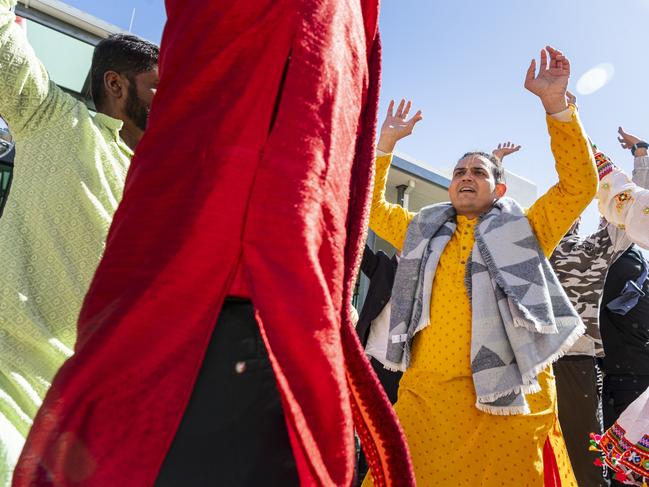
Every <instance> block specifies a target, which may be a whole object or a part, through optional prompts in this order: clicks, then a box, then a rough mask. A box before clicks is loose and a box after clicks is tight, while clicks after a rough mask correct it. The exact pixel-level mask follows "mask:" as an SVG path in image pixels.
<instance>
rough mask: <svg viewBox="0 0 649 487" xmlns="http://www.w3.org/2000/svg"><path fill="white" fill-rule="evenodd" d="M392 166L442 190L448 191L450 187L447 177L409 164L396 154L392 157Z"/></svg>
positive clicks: (411, 163)
mask: <svg viewBox="0 0 649 487" xmlns="http://www.w3.org/2000/svg"><path fill="white" fill-rule="evenodd" d="M392 166H393V167H395V168H397V169H399V170H400V171H403V172H405V173H407V174H410V175H411V176H414V177H416V178H419V179H423V180H424V181H428V182H429V183H432V184H435V185H437V186H439V187H441V188H444V189H448V187H449V186H450V185H451V180H450V179H448V178H447V177H445V176H442V175H441V174H439V173H436V172H434V171H431V170H429V169H426V168H424V167H422V166H420V165H418V164H415V163H413V162H410V161H408V160H407V159H404V158H403V157H401V156H399V155H397V154H395V155H394V156H392Z"/></svg>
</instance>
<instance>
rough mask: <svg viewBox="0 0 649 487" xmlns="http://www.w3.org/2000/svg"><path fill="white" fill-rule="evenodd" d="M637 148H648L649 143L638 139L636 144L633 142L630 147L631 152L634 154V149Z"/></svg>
mask: <svg viewBox="0 0 649 487" xmlns="http://www.w3.org/2000/svg"><path fill="white" fill-rule="evenodd" d="M638 149H649V144H647V143H646V142H645V141H640V142H638V143H637V144H633V146H632V147H631V154H633V155H634V156H635V151H636V150H638Z"/></svg>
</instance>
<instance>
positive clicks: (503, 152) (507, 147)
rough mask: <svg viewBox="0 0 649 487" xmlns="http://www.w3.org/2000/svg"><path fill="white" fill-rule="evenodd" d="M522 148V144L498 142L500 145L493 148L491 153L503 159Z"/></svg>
mask: <svg viewBox="0 0 649 487" xmlns="http://www.w3.org/2000/svg"><path fill="white" fill-rule="evenodd" d="M520 149H521V146H520V145H516V144H514V143H512V142H503V143H502V144H498V147H496V148H495V149H494V150H492V151H491V153H492V154H493V155H494V156H496V157H497V158H498V159H500V160H501V161H502V160H503V158H504V157H506V156H508V155H509V154H513V153H514V152H518V151H519V150H520Z"/></svg>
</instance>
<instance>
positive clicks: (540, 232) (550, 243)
mask: <svg viewBox="0 0 649 487" xmlns="http://www.w3.org/2000/svg"><path fill="white" fill-rule="evenodd" d="M547 122H548V131H549V133H550V144H551V147H552V154H553V155H554V159H555V161H556V166H555V167H556V170H557V173H558V175H559V182H558V183H557V184H555V185H554V186H552V187H551V188H550V189H549V190H548V191H547V192H546V193H545V194H544V195H543V196H541V197H540V198H539V199H538V200H537V201H536V202H535V203H534V205H532V207H531V208H530V210H529V212H528V214H527V217H528V219H529V221H530V225H531V226H532V229H533V230H534V233H535V235H536V238H537V239H538V240H539V243H540V244H541V248H542V249H543V252H544V254H545V255H546V256H548V255H550V254H551V253H552V251H553V250H554V248H555V247H556V246H557V244H558V243H559V241H560V240H561V239H562V238H563V236H564V235H565V234H566V232H568V230H569V229H570V227H571V226H572V224H573V223H574V222H575V220H576V219H577V217H578V216H579V215H580V214H581V212H582V211H584V208H586V207H587V206H588V204H589V203H590V202H591V201H592V199H593V196H595V193H596V191H597V171H596V169H595V164H594V161H593V154H592V151H591V150H590V144H589V142H588V139H587V137H586V133H585V132H584V128H583V127H582V125H581V122H580V121H579V117H578V115H577V112H576V109H575V108H574V107H573V106H571V107H570V117H569V120H568V121H565V122H564V121H562V120H557V119H556V118H553V117H552V116H548V117H547Z"/></svg>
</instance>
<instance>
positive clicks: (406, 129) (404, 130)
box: [378, 100, 423, 152]
mask: <svg viewBox="0 0 649 487" xmlns="http://www.w3.org/2000/svg"><path fill="white" fill-rule="evenodd" d="M411 106H412V103H411V102H410V101H408V102H407V103H406V100H401V102H400V103H399V106H397V109H396V111H395V110H394V100H391V101H390V105H389V106H388V114H387V115H386V117H385V120H384V121H383V125H382V126H381V134H380V138H379V145H378V148H379V149H381V150H382V151H384V152H391V151H392V150H393V149H394V145H395V144H396V143H397V141H399V140H401V139H403V138H404V137H407V136H408V135H410V134H411V133H412V130H413V129H414V128H415V124H416V123H417V122H419V121H420V120H421V119H422V118H423V117H422V115H421V110H419V111H417V113H415V114H414V115H413V116H412V117H410V118H408V113H409V112H410V107H411Z"/></svg>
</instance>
